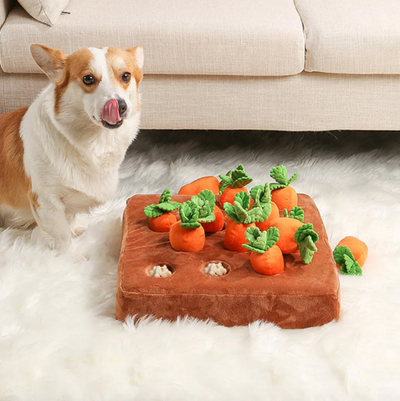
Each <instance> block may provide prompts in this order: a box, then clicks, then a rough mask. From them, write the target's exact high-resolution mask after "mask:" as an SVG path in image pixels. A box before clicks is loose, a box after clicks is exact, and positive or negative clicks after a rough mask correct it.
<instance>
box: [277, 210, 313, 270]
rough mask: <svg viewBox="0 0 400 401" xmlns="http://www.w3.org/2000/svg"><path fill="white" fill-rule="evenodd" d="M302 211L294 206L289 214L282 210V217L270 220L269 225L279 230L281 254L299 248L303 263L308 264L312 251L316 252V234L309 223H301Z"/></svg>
mask: <svg viewBox="0 0 400 401" xmlns="http://www.w3.org/2000/svg"><path fill="white" fill-rule="evenodd" d="M303 220H304V212H303V209H302V208H301V207H298V206H295V207H294V208H293V209H292V210H291V212H290V216H289V215H288V213H287V210H286V209H285V210H284V217H279V218H278V219H275V220H273V221H271V226H272V227H276V228H277V229H278V230H279V234H280V236H279V240H278V242H277V243H276V245H278V246H279V248H280V249H281V251H282V253H283V254H289V253H294V252H296V251H297V250H300V255H301V257H302V259H303V262H304V263H305V264H307V265H308V264H310V263H311V261H312V258H313V256H314V253H315V252H317V250H318V249H317V247H316V245H315V243H316V242H317V241H318V239H319V237H318V234H317V233H316V232H315V231H314V230H313V225H312V224H311V223H307V224H303Z"/></svg>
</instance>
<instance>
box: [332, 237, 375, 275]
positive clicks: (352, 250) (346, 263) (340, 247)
mask: <svg viewBox="0 0 400 401" xmlns="http://www.w3.org/2000/svg"><path fill="white" fill-rule="evenodd" d="M367 256H368V247H367V244H365V243H364V242H362V241H360V240H359V239H358V238H356V237H351V236H350V237H346V238H343V239H342V240H341V241H340V242H339V243H338V244H337V246H336V248H335V250H334V251H333V258H334V259H335V262H336V265H337V267H338V268H339V269H340V271H341V272H342V273H343V274H347V275H359V276H361V275H362V269H361V268H362V267H363V266H364V263H365V261H366V260H367Z"/></svg>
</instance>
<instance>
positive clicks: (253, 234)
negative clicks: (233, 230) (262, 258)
mask: <svg viewBox="0 0 400 401" xmlns="http://www.w3.org/2000/svg"><path fill="white" fill-rule="evenodd" d="M245 235H246V239H247V240H248V241H249V243H248V244H244V245H243V247H245V248H246V249H250V250H252V251H255V252H258V253H264V252H265V251H266V250H268V249H269V248H271V247H272V246H274V245H275V244H276V242H277V241H278V239H279V230H278V229H277V228H276V227H271V228H269V229H268V230H267V231H260V229H259V228H258V227H249V228H248V229H247V230H246V233H245Z"/></svg>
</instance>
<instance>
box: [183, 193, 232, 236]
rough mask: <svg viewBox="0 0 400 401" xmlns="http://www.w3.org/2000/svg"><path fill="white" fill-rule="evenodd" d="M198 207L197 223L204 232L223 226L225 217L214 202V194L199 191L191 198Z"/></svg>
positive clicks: (214, 230) (218, 229)
mask: <svg viewBox="0 0 400 401" xmlns="http://www.w3.org/2000/svg"><path fill="white" fill-rule="evenodd" d="M191 200H192V201H193V202H194V203H196V205H197V206H198V207H199V223H201V225H202V226H203V228H204V231H205V232H206V233H215V232H217V231H221V230H222V229H223V228H224V224H225V219H224V215H223V214H222V212H221V209H220V208H219V207H218V206H216V204H215V195H214V194H213V193H212V192H211V191H209V190H207V189H206V190H204V191H201V192H200V193H199V194H198V195H196V196H192V199H191Z"/></svg>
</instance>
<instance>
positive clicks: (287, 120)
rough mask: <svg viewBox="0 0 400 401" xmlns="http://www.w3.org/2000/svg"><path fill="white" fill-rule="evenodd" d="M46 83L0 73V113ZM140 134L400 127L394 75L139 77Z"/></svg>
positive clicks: (399, 93)
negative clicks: (179, 131)
mask: <svg viewBox="0 0 400 401" xmlns="http://www.w3.org/2000/svg"><path fill="white" fill-rule="evenodd" d="M47 83H48V80H47V78H46V77H45V76H44V75H39V74H4V73H1V74H0V113H5V112H10V111H12V110H15V109H17V108H20V107H24V106H27V105H29V104H30V103H31V102H32V101H33V100H34V98H35V97H36V96H37V95H38V94H39V92H40V91H41V90H42V89H43V88H44V87H45V86H46V85H47ZM141 93H142V95H141V99H142V124H141V128H142V129H205V130H212V129H213V130H278V131H327V130H400V75H340V74H323V73H307V72H303V73H301V74H298V75H291V76H287V77H237V76H192V75H185V76H182V75H145V77H144V80H143V82H142V84H141Z"/></svg>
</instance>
